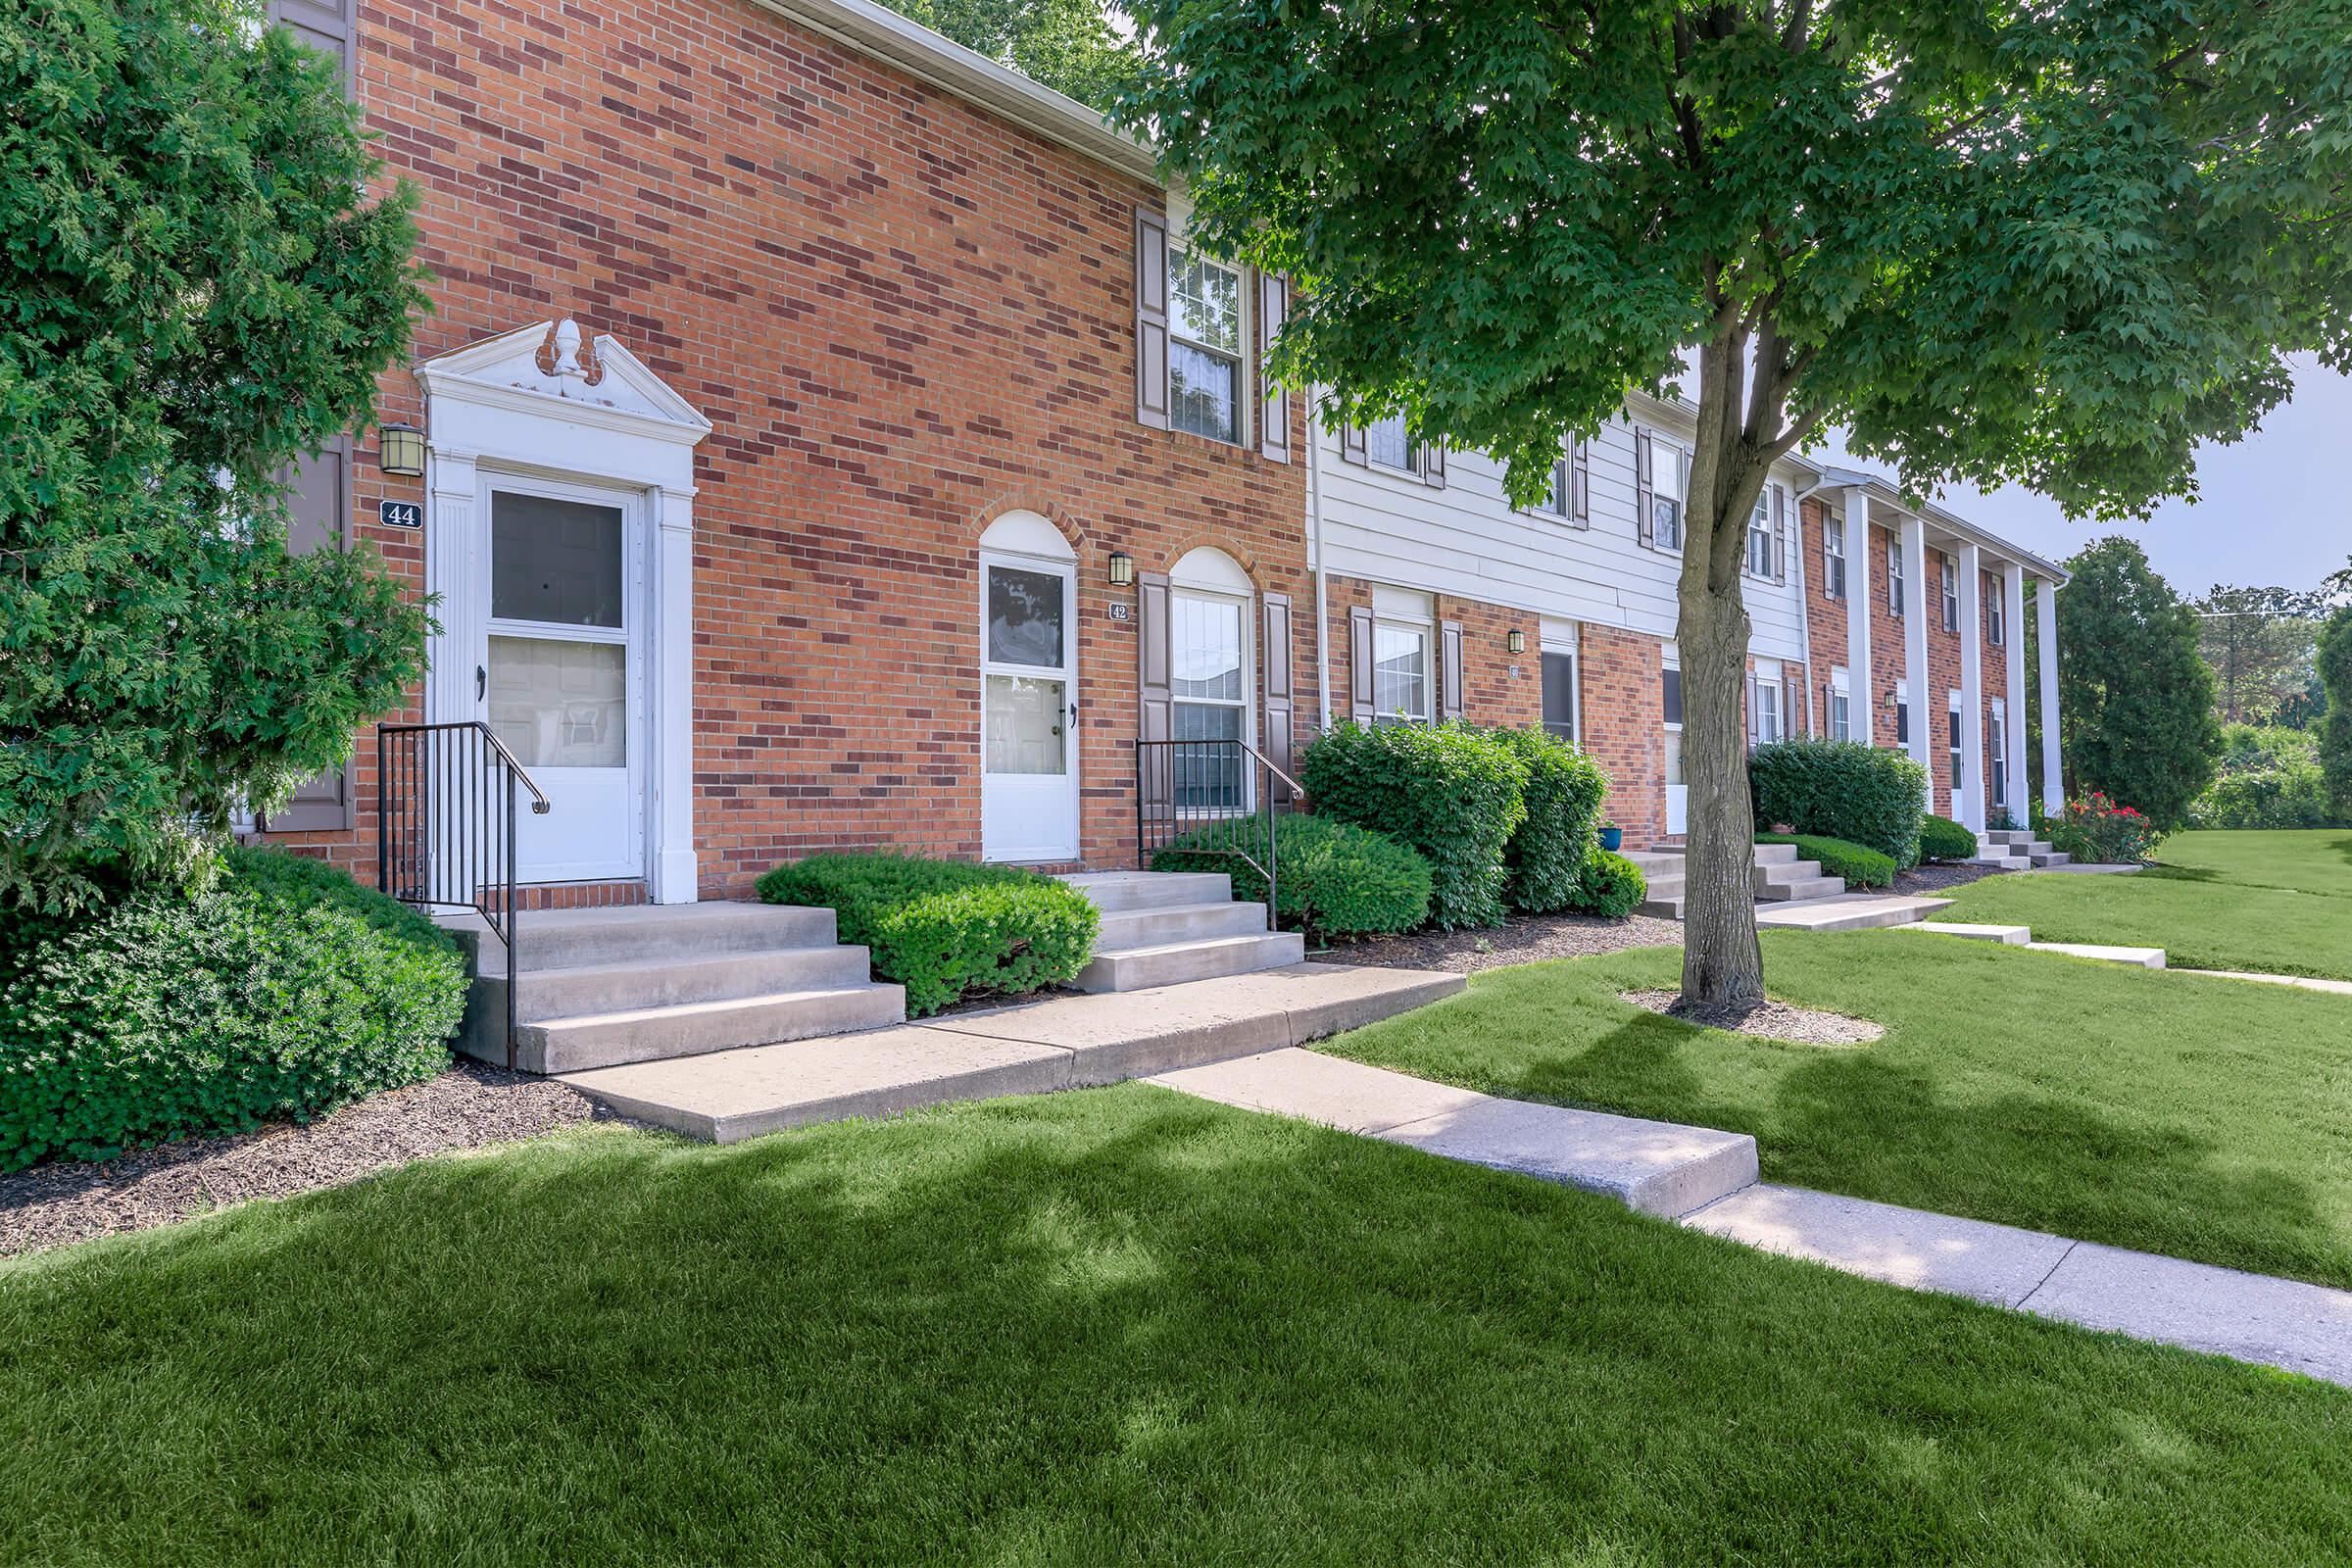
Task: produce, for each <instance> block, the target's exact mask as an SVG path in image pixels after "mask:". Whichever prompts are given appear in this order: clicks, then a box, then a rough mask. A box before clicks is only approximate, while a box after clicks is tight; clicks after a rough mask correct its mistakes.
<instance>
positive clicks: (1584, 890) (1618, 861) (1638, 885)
mask: <svg viewBox="0 0 2352 1568" xmlns="http://www.w3.org/2000/svg"><path fill="white" fill-rule="evenodd" d="M1648 897H1649V879H1648V878H1647V877H1645V876H1643V875H1642V868H1641V867H1640V866H1638V865H1636V864H1635V863H1634V862H1633V861H1631V860H1629V859H1627V858H1625V857H1624V856H1622V855H1618V854H1615V853H1613V852H1611V851H1608V850H1603V849H1595V850H1593V853H1592V854H1591V855H1590V856H1587V857H1586V858H1585V869H1584V871H1583V873H1582V874H1580V875H1579V876H1578V877H1577V879H1576V896H1575V897H1574V898H1573V899H1571V900H1570V901H1569V904H1568V907H1569V908H1571V909H1573V910H1575V911H1576V912H1577V913H1579V914H1601V915H1606V916H1608V917H1609V918H1610V919H1612V920H1621V919H1623V918H1624V917H1625V916H1627V915H1629V914H1631V913H1633V912H1634V910H1635V908H1636V907H1638V906H1639V905H1640V904H1641V903H1642V900H1643V899H1646V898H1648Z"/></svg>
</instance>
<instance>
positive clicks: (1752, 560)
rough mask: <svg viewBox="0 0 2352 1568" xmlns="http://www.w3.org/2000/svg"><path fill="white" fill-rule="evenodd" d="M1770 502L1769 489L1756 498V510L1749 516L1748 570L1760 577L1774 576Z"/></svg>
mask: <svg viewBox="0 0 2352 1568" xmlns="http://www.w3.org/2000/svg"><path fill="white" fill-rule="evenodd" d="M1770 502H1771V497H1770V494H1769V489H1768V491H1767V493H1765V494H1760V495H1758V496H1757V497H1756V510H1755V511H1753V512H1751V513H1749V514H1748V515H1747V569H1748V570H1749V571H1750V572H1751V573H1753V574H1754V575H1756V576H1758V577H1769V576H1771V575H1772V574H1773V570H1772V545H1773V539H1772V512H1771V507H1770Z"/></svg>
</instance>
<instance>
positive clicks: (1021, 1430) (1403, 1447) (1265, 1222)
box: [0, 1085, 2352, 1568]
mask: <svg viewBox="0 0 2352 1568" xmlns="http://www.w3.org/2000/svg"><path fill="white" fill-rule="evenodd" d="M2347 1423H2352V1395H2348V1394H2347V1393H2346V1392H2345V1391H2343V1390H2339V1389H2332V1388H2328V1387H2325V1386H2322V1385H2319V1384H2314V1383H2307V1382H2304V1381H2301V1380H2298V1379H2294V1378H2291V1377H2288V1376H2285V1375H2283V1374H2276V1373H2271V1372H2268V1371H2265V1370H2262V1369H2258V1368H2252V1367H2246V1366H2241V1365H2237V1364H2234V1363H2229V1362H2225V1361H2221V1360H2216V1359H2210V1358H2204V1357H2198V1356H2192V1355H2188V1354H2186V1353H2183V1352H2180V1351H2174V1350H2168V1349H2164V1348H2157V1347H2152V1346H2144V1345H2138V1344H2133V1343H2131V1342H2127V1341H2122V1340H2115V1339H2104V1338H2099V1337H2094V1336H2091V1335H2088V1334H2084V1333H2082V1332H2078V1331H2075V1330H2072V1329H2068V1328H2065V1327H2062V1326H2058V1325H2053V1324H2047V1323H2043V1322H2040V1321H2038V1320H2035V1319H2032V1318H2027V1317H2023V1316H2019V1315H2015V1314H2009V1313H2003V1312H1999V1311H1996V1310H1993V1309H1990V1308H1985V1307H1979V1306H1976V1305H1972V1304H1970V1303H1967V1302H1963V1301H1959V1300H1955V1299H1946V1298H1939V1297H1931V1296H1924V1295H1913V1294H1909V1293H1906V1292H1903V1291H1899V1290H1895V1289H1892V1288H1889V1287H1885V1286H1879V1285H1874V1284H1870V1283H1868V1282H1864V1281H1859V1280H1853V1279H1849V1278H1845V1277H1843V1276H1840V1275H1836V1274H1832V1273H1830V1272H1828V1271H1827V1270H1823V1269H1817V1268H1813V1267H1811V1266H1808V1265H1804V1264H1799V1263H1794V1262H1790V1261H1787V1260H1783V1259H1777V1258H1772V1257H1767V1256H1764V1255H1762V1254H1758V1253H1753V1252H1749V1251H1747V1250H1743V1249H1740V1248H1737V1247H1734V1246H1732V1245H1730V1244H1726V1243H1721V1242H1717V1241H1714V1240H1712V1239H1710V1238H1706V1237H1702V1236H1696V1235H1692V1234H1690V1233H1686V1232H1681V1231H1677V1230H1674V1229H1671V1228H1669V1227H1667V1226H1665V1225H1662V1224H1659V1223H1657V1222H1655V1221H1650V1220H1645V1219H1642V1218H1638V1217H1636V1216H1634V1215H1631V1214H1628V1213H1626V1212H1624V1211H1623V1210H1621V1209H1619V1208H1617V1207H1615V1206H1614V1205H1612V1204H1610V1203H1608V1202H1606V1201H1602V1200H1599V1199H1596V1198H1592V1197H1588V1196H1584V1195H1580V1194H1576V1193H1572V1192H1568V1191H1566V1190H1563V1189H1559V1188H1554V1187H1548V1186H1545V1185H1544V1184H1541V1183H1538V1182H1534V1181H1531V1180H1527V1179H1523V1178H1518V1177H1512V1176H1505V1175H1500V1174H1496V1173H1493V1172H1487V1171H1482V1170H1478V1169H1475V1168H1471V1167H1466V1166H1461V1165H1455V1164H1449V1163H1446V1162H1444V1161H1440V1160H1436V1159H1432V1158H1427V1157H1424V1156H1422V1155H1419V1154H1416V1153H1413V1152H1407V1151H1403V1150H1397V1149H1394V1148H1390V1147H1387V1146H1384V1145H1381V1144H1376V1143H1372V1142H1370V1141H1367V1140H1362V1139H1356V1138H1351V1137H1349V1136H1348V1135H1345V1134H1340V1133H1334V1132H1330V1131H1326V1130H1323V1129H1319V1128H1315V1127H1311V1126H1307V1125H1304V1124H1300V1123H1295V1122H1287V1121H1282V1120H1278V1119H1275V1118H1271V1117H1261V1116H1256V1115H1252V1114H1250V1113H1249V1112H1245V1111H1237V1110H1231V1109H1226V1108H1223V1107H1219V1106H1213V1105H1208V1104H1204V1103H1198V1102H1194V1101H1189V1100H1186V1099H1183V1098H1181V1097H1179V1096H1176V1095H1174V1094H1171V1093H1168V1092H1165V1091H1161V1090H1156V1089H1152V1088H1148V1087H1145V1086H1142V1085H1128V1086H1124V1087H1121V1088H1116V1089H1110V1090H1100V1091H1090V1092H1085V1093H1079V1094H1069V1095H1060V1096H1054V1097H1051V1098H1047V1099H1040V1100H1030V1101H1017V1102H997V1103H990V1104H985V1105H979V1106H969V1107H963V1108H960V1109H957V1110H954V1111H948V1112H940V1113H932V1114H925V1115H920V1116H915V1117H909V1118H905V1119H901V1120H898V1121H894V1122H890V1123H887V1124H882V1125H870V1124H869V1125H851V1126H838V1127H831V1128H823V1129H817V1130H812V1131H809V1132H807V1133H800V1134H787V1135H784V1136H781V1137H777V1138H772V1139H767V1140H763V1141H760V1142H758V1143H754V1144H750V1145H746V1146H742V1147H740V1148H736V1149H731V1150H712V1149H703V1148H688V1147H684V1146H681V1145H678V1144H675V1143H672V1142H670V1141H668V1140H665V1139H659V1138H654V1137H650V1136H646V1135H640V1134H631V1133H626V1132H618V1131H612V1132H603V1133H589V1134H580V1135H574V1136H571V1137H568V1138H565V1139H561V1140H557V1141H553V1142H549V1143H545V1144H541V1145H536V1146H531V1147H527V1148H524V1149H520V1150H517V1151H513V1152H506V1153H502V1154H498V1155H495V1156H490V1157H477V1158H466V1159H447V1160H441V1161H436V1162H431V1163H428V1164H424V1165H421V1166H417V1167H413V1168H411V1169H409V1170H406V1171H404V1172H400V1173H397V1174H394V1175H392V1176H389V1177H387V1178H385V1179H382V1180H378V1181H373V1182H369V1183H367V1184H364V1185H362V1186H360V1187H357V1188H353V1189H347V1190H345V1191H342V1192H337V1193H330V1194H321V1195H316V1196H313V1197H311V1198H307V1199H302V1200H298V1201H292V1202H287V1203H279V1204H261V1205H254V1206H252V1207H248V1208H244V1209H240V1210H236V1211H233V1212H231V1213H228V1214H224V1215H220V1216H215V1217H213V1218H210V1219H206V1220H201V1221H197V1222H195V1223H192V1224H189V1225H186V1226H183V1227H180V1228H177V1229H175V1230H172V1231H167V1232H162V1233H156V1234H152V1235H149V1236H145V1237H139V1238H131V1239H126V1240H123V1241H118V1242H102V1243H96V1244H92V1245H89V1246H85V1247H81V1248H77V1249H73V1250H67V1251H64V1252H60V1253H55V1254H50V1255H48V1256H46V1257H41V1258H34V1259H29V1260H25V1261H22V1262H19V1263H15V1264H9V1265H0V1560H5V1561H9V1562H28V1563H29V1562H39V1563H43V1564H82V1563H87V1564H107V1565H110V1568H111V1565H122V1564H149V1563H152V1564H170V1565H172V1568H186V1565H189V1564H199V1563H211V1562H220V1561H248V1562H256V1563H264V1562H266V1563H270V1564H272V1565H275V1564H289V1563H310V1562H317V1563H351V1562H395V1561H398V1562H419V1563H434V1564H442V1563H447V1564H500V1563H522V1562H530V1563H628V1564H632V1565H634V1564H643V1563H681V1564H688V1563H691V1564H709V1563H754V1562H761V1563H765V1562H776V1563H796V1564H797V1563H803V1562H855V1563H892V1562H913V1561H940V1562H989V1563H1045V1562H1055V1563H1070V1564H1085V1565H1093V1564H1103V1563H1116V1562H1130V1561H1145V1562H1164V1563H1182V1564H1196V1563H1236V1564H1239V1563H1261V1562H1266V1563H1270V1562H1283V1563H1333V1564H1350V1565H1352V1564H1359V1563H1376V1562H1406V1561H1411V1562H1424V1561H1439V1560H1443V1561H1448V1562H1460V1563H1497V1564H1514V1565H1516V1564H1534V1563H1545V1564H1588V1565H1593V1568H1602V1565H1607V1568H1617V1565H1629V1564H1636V1563H1661V1564H1664V1563H1686V1562H1693V1563H1694V1562H1732V1561H1740V1562H1755V1563H1768V1562H1769V1563H1780V1562H1805V1563H1826V1562H1873V1563H1877V1562H1891V1561H1918V1560H1927V1559H1943V1560H1950V1559H1954V1558H1958V1557H1963V1556H1964V1557H1966V1558H1968V1559H1969V1560H1971V1561H1976V1562H2017V1563H2026V1562H2034V1563H2048V1562H2061V1561H2096V1562H2100V1563H2102V1564H2108V1563H2149V1564H2172V1563H2178V1562H2182V1561H2188V1560H2192V1559H2193V1560H2197V1561H2200V1562H2243V1563H2249V1564H2252V1563H2264V1564H2273V1563H2280V1562H2288V1561H2320V1560H2337V1559H2340V1558H2341V1557H2342V1556H2343V1554H2344V1553H2346V1552H2347V1551H2352V1510H2348V1509H2347V1506H2346V1503H2345V1498H2346V1497H2347V1496H2352V1444H2347V1443H2346V1442H2345V1441H2344V1434H2345V1431H2346V1427H2347Z"/></svg>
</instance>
